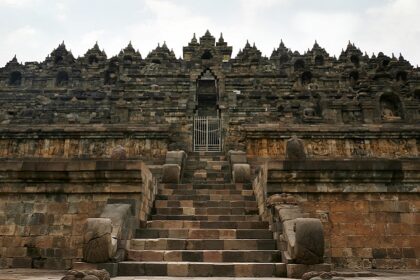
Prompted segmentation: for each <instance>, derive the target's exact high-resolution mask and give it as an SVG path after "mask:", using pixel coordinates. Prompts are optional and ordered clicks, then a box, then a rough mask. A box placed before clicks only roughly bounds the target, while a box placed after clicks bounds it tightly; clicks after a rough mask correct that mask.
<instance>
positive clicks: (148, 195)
mask: <svg viewBox="0 0 420 280" xmlns="http://www.w3.org/2000/svg"><path fill="white" fill-rule="evenodd" d="M156 191H157V183H156V179H155V178H154V177H153V176H152V173H151V172H150V170H149V169H148V168H147V166H146V165H145V164H144V163H142V162H141V161H131V160H126V161H111V160H107V161H106V160H102V161H94V160H68V161H65V160H60V161H57V160H56V161H51V160H50V161H45V160H42V159H38V160H31V161H4V162H2V164H1V165H0V252H2V253H1V257H0V266H1V267H2V268H7V267H34V268H53V269H63V268H70V267H71V266H72V263H73V262H75V261H78V260H81V259H82V247H83V228H84V226H85V223H86V220H87V219H88V218H95V217H100V215H101V213H102V212H103V210H104V207H105V206H106V205H107V204H118V203H124V204H125V203H128V204H130V205H131V209H132V210H131V211H132V215H135V216H136V217H138V218H139V220H140V224H139V223H137V226H139V225H141V224H142V223H143V222H145V221H146V219H147V217H148V215H149V213H150V209H151V208H152V205H153V201H154V196H155V194H156Z"/></svg>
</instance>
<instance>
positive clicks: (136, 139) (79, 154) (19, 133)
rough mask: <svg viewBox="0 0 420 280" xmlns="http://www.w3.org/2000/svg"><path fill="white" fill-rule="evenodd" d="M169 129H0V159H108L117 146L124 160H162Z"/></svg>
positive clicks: (29, 127) (15, 127)
mask: <svg viewBox="0 0 420 280" xmlns="http://www.w3.org/2000/svg"><path fill="white" fill-rule="evenodd" d="M168 130H169V127H168V126H165V125H161V126H154V127H153V126H139V125H136V126H118V125H117V126H115V125H72V126H64V127H63V126H54V125H51V126H39V125H38V126H37V125H32V126H19V125H17V126H10V127H0V135H1V136H0V158H10V159H15V158H33V157H35V158H64V159H72V158H80V159H88V158H91V159H105V158H110V156H111V153H112V149H114V148H115V147H116V146H118V145H121V146H122V147H124V149H125V150H126V153H127V157H128V158H132V159H139V158H141V159H160V158H164V157H165V154H166V151H167V149H168V144H169V143H170V139H169V138H170V137H169V132H168Z"/></svg>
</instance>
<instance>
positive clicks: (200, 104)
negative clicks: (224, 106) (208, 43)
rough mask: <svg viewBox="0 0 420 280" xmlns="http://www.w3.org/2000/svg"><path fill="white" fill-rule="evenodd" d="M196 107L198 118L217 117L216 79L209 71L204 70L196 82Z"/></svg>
mask: <svg viewBox="0 0 420 280" xmlns="http://www.w3.org/2000/svg"><path fill="white" fill-rule="evenodd" d="M196 97H197V107H196V115H198V116H217V115H218V105H217V103H218V101H219V96H218V90H217V78H216V76H215V75H213V73H212V72H211V70H210V69H207V70H205V71H204V72H203V73H202V74H201V76H200V77H199V78H198V80H197V95H196Z"/></svg>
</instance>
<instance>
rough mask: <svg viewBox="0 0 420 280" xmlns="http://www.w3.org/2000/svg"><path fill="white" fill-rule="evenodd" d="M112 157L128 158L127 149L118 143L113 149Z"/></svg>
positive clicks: (117, 158) (115, 158)
mask: <svg viewBox="0 0 420 280" xmlns="http://www.w3.org/2000/svg"><path fill="white" fill-rule="evenodd" d="M111 159H114V160H122V159H127V151H126V150H125V149H124V147H123V146H121V145H118V146H116V147H115V148H114V149H112V154H111Z"/></svg>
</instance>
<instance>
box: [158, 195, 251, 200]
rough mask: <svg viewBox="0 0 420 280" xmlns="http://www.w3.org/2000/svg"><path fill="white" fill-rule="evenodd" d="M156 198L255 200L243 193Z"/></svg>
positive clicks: (161, 198) (161, 196)
mask: <svg viewBox="0 0 420 280" xmlns="http://www.w3.org/2000/svg"><path fill="white" fill-rule="evenodd" d="M156 199H159V200H195V201H208V200H215V201H221V200H223V201H226V200H229V201H231V200H246V201H255V197H254V195H241V194H231V195H223V194H212V195H164V194H158V195H156Z"/></svg>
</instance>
